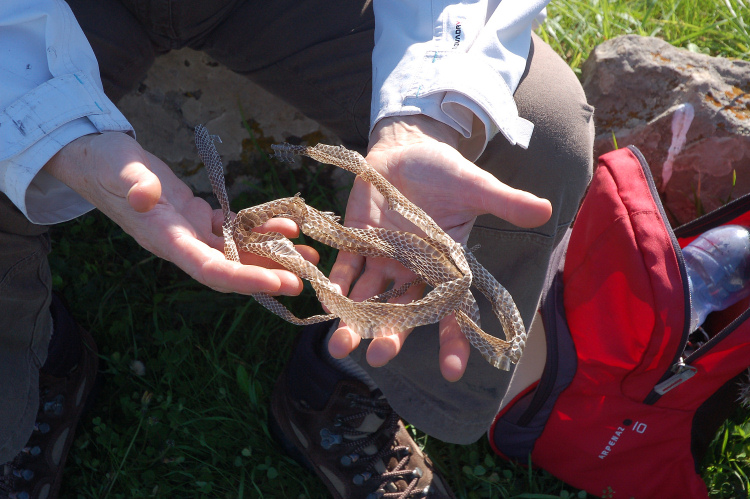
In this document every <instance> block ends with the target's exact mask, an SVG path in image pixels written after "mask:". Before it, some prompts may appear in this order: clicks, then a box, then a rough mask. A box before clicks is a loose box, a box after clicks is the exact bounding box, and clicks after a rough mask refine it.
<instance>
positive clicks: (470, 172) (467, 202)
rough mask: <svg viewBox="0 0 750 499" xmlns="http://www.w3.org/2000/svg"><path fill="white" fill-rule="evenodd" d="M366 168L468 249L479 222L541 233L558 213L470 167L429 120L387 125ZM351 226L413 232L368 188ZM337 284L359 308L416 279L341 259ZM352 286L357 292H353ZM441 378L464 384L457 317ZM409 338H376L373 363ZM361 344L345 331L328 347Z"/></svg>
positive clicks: (358, 199)
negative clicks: (492, 220)
mask: <svg viewBox="0 0 750 499" xmlns="http://www.w3.org/2000/svg"><path fill="white" fill-rule="evenodd" d="M370 143H371V147H370V151H369V153H368V155H367V158H366V159H367V161H368V163H370V165H372V166H373V168H375V169H376V170H378V171H379V172H380V173H381V174H382V175H383V176H384V177H385V178H386V179H388V181H389V182H391V184H393V185H394V186H395V187H396V188H397V189H398V190H399V191H400V192H401V193H402V194H403V195H404V196H406V197H407V198H408V199H409V200H410V201H412V202H413V203H415V204H416V205H417V206H419V207H420V208H422V209H423V210H424V211H425V212H426V213H427V214H428V215H430V216H431V217H432V218H433V220H435V222H436V223H437V224H438V225H439V226H440V227H441V228H442V229H443V230H445V231H446V232H447V233H448V234H449V235H450V236H451V237H452V238H453V239H454V240H456V241H458V242H459V243H462V244H466V242H467V241H468V238H469V233H470V232H471V228H472V227H473V225H474V221H475V220H476V217H477V216H479V215H481V214H485V213H490V214H492V215H495V216H497V217H500V218H502V219H504V220H507V221H508V222H511V223H513V224H515V225H518V226H520V227H537V226H539V225H542V224H544V223H545V222H546V221H547V220H548V219H549V218H550V216H551V214H552V205H551V204H550V202H549V201H548V200H546V199H541V198H538V197H536V196H534V195H533V194H531V193H528V192H524V191H520V190H517V189H513V188H511V187H509V186H507V185H505V184H503V183H502V182H500V181H499V180H497V179H496V178H495V177H494V176H493V175H491V174H490V173H488V172H486V171H484V170H482V169H481V168H479V167H477V166H476V165H474V164H473V163H472V162H470V161H468V160H466V159H465V158H464V157H463V156H462V155H461V154H460V152H459V151H458V150H457V146H458V144H459V136H458V133H457V132H455V131H454V130H453V129H452V128H450V127H448V126H447V125H443V124H442V123H439V122H437V121H435V120H432V119H431V118H428V117H426V116H421V115H418V116H407V117H399V118H388V119H384V120H381V121H380V122H378V124H377V125H376V127H375V129H374V130H373V134H372V136H371V142H370ZM346 225H348V226H352V227H361V228H368V227H385V228H389V229H394V230H405V231H409V232H413V231H414V227H413V226H412V225H411V224H410V223H409V222H407V221H405V220H404V219H403V218H402V217H401V216H400V215H398V214H397V213H394V212H392V211H389V210H388V209H387V204H386V203H384V200H383V197H382V196H381V195H380V193H378V192H377V191H376V190H375V189H374V188H373V187H372V186H371V185H370V184H368V183H366V182H364V181H361V180H360V179H359V178H358V179H356V180H355V182H354V186H353V187H352V190H351V192H350V194H349V202H348V204H347V208H346ZM330 278H331V281H332V282H334V283H335V284H337V285H338V286H340V287H341V289H342V292H343V293H344V294H346V293H347V292H348V295H349V297H350V298H352V299H353V300H355V301H361V300H364V299H366V298H369V297H371V296H373V295H376V294H379V293H382V292H383V291H385V290H386V289H387V288H388V287H389V285H391V284H392V285H393V287H399V286H400V285H402V284H404V283H406V282H410V281H412V280H413V279H414V274H412V273H411V272H410V271H408V270H407V269H405V268H404V267H403V266H402V265H401V264H400V263H398V262H396V261H393V260H389V259H382V258H365V257H362V256H359V255H355V254H352V253H344V252H340V253H339V255H338V258H337V260H336V263H335V264H334V267H333V269H332V270H331V276H330ZM353 283H354V284H353ZM423 292H424V286H412V288H410V289H409V290H408V291H407V293H405V294H404V295H402V296H400V297H398V298H397V299H396V300H395V301H396V302H399V303H407V302H410V301H412V300H414V299H418V298H420V297H421V296H422V293H423ZM439 330H440V354H439V362H440V370H441V373H442V374H443V377H445V379H447V380H448V381H456V380H458V379H460V378H461V376H462V375H463V373H464V371H465V370H466V364H467V361H468V357H469V347H470V345H469V343H468V341H467V340H466V338H465V337H464V335H463V333H461V330H460V328H459V327H458V324H457V322H456V320H455V318H454V316H453V315H452V314H451V315H449V316H447V317H445V318H444V319H443V320H441V321H440V327H439ZM409 333H410V331H401V332H399V333H397V334H394V335H390V336H384V337H380V338H375V339H373V340H372V342H371V343H370V346H369V347H368V350H367V361H368V363H369V364H370V365H372V366H375V367H378V366H383V365H385V364H387V363H388V362H389V361H390V360H392V359H393V358H394V357H395V356H396V355H397V354H398V353H399V351H400V350H401V346H402V345H403V342H404V340H405V339H406V337H407V336H408V335H409ZM359 341H360V337H359V335H357V334H356V333H354V332H353V331H352V330H351V329H349V328H348V327H346V325H345V324H342V325H341V326H340V327H339V329H338V330H336V331H335V332H334V333H333V336H332V337H331V340H330V342H329V344H328V348H329V351H330V353H331V355H332V356H334V357H336V358H343V357H345V356H346V355H348V354H349V353H351V352H352V351H353V350H354V349H355V348H356V347H357V346H358V345H359Z"/></svg>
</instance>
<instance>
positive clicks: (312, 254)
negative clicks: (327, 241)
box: [240, 244, 320, 269]
mask: <svg viewBox="0 0 750 499" xmlns="http://www.w3.org/2000/svg"><path fill="white" fill-rule="evenodd" d="M294 249H296V250H297V252H298V253H299V254H300V255H301V256H302V258H304V259H305V260H307V261H308V262H310V263H312V264H313V265H317V264H318V262H319V261H320V254H319V253H318V252H317V251H316V250H315V248H313V247H311V246H306V245H304V244H297V245H295V246H294ZM240 262H242V263H243V264H244V265H259V266H261V267H267V268H273V269H283V268H285V267H284V266H283V265H281V264H279V263H276V262H275V261H273V260H271V259H270V258H265V257H261V256H258V255H256V254H254V253H248V252H245V251H240Z"/></svg>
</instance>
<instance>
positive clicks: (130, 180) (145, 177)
mask: <svg viewBox="0 0 750 499" xmlns="http://www.w3.org/2000/svg"><path fill="white" fill-rule="evenodd" d="M120 181H121V182H122V185H123V186H124V187H125V189H127V194H126V196H125V197H126V198H127V200H128V203H129V204H130V206H131V207H132V208H133V209H134V210H135V211H137V212H138V213H145V212H147V211H151V210H152V209H153V208H154V206H156V203H158V202H159V198H161V182H160V181H159V178H158V177H157V176H156V175H154V173H153V172H152V171H151V170H149V169H148V168H147V167H146V166H145V164H144V163H143V162H141V161H133V162H131V163H128V164H127V165H125V167H124V168H123V169H122V170H121V172H120Z"/></svg>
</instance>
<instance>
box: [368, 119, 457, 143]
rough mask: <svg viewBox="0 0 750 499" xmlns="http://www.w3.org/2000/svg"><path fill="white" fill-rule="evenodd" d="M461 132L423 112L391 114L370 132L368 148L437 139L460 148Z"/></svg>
mask: <svg viewBox="0 0 750 499" xmlns="http://www.w3.org/2000/svg"><path fill="white" fill-rule="evenodd" d="M460 139H461V134H460V133H458V132H457V131H456V130H455V129H453V128H452V127H450V126H448V125H446V124H445V123H442V122H440V121H437V120H435V119H433V118H430V117H429V116H425V115H423V114H413V115H407V116H390V117H387V118H383V119H381V120H380V121H378V122H377V123H376V124H375V126H374V127H373V129H372V133H371V134H370V144H369V146H368V150H373V149H380V148H392V147H398V146H405V145H410V144H416V143H421V142H429V141H437V142H442V143H445V144H447V145H449V146H451V147H453V148H454V149H458V144H459V141H460Z"/></svg>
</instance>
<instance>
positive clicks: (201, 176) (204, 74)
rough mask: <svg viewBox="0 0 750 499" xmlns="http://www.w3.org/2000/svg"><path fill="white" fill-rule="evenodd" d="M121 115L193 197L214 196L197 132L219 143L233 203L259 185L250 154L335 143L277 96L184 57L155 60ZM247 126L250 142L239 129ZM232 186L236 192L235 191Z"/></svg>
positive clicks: (180, 53)
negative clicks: (302, 143) (283, 145)
mask: <svg viewBox="0 0 750 499" xmlns="http://www.w3.org/2000/svg"><path fill="white" fill-rule="evenodd" d="M118 107H119V108H120V109H121V110H122V112H123V114H125V116H126V117H127V118H128V120H130V122H131V123H132V124H133V126H134V127H135V130H136V134H137V137H138V142H140V144H141V145H142V146H143V147H144V148H145V149H147V150H148V151H150V152H152V153H154V154H155V155H156V156H158V157H159V158H161V159H162V160H164V161H165V162H166V163H167V164H168V165H170V166H171V167H172V168H173V169H174V170H175V171H176V172H177V174H178V176H180V177H182V178H183V180H184V181H185V182H186V183H187V184H188V185H190V186H191V187H192V188H193V190H195V191H196V192H202V193H207V192H210V191H211V186H210V184H209V183H208V178H207V176H206V175H205V173H204V172H203V171H202V170H201V169H200V168H198V167H199V166H200V164H201V162H200V159H199V158H198V154H197V151H196V149H195V145H194V139H193V129H194V128H195V125H197V124H199V123H202V124H204V125H206V127H207V128H208V130H209V131H210V132H211V133H212V134H216V135H219V136H220V137H221V140H222V143H221V144H217V148H218V150H219V152H220V153H221V155H222V157H223V160H224V164H225V165H228V168H227V169H228V172H229V175H228V177H227V180H228V183H229V186H230V195H232V197H234V196H233V195H234V194H237V191H238V190H242V189H243V188H247V185H252V184H254V183H257V182H258V181H257V177H258V176H259V175H258V172H257V171H256V170H258V169H260V168H263V167H264V166H265V165H263V161H262V159H261V157H260V154H259V153H258V151H257V148H256V147H255V144H256V143H257V144H258V145H259V146H260V148H261V149H263V150H264V151H267V152H270V145H271V144H273V143H277V142H284V141H286V140H288V139H289V138H290V137H291V138H298V139H300V138H301V139H303V140H308V141H309V142H312V143H313V144H314V143H317V142H318V141H322V142H328V143H331V142H334V143H335V142H336V138H335V136H334V135H333V134H332V133H330V132H327V131H326V130H324V129H322V128H321V127H320V125H318V124H317V123H316V122H314V121H312V120H310V119H308V118H306V117H305V116H303V115H302V114H301V113H300V112H299V111H297V110H296V109H294V108H293V107H291V106H289V105H287V104H286V103H284V101H282V100H280V99H278V98H277V97H275V96H274V95H272V94H270V93H268V92H266V91H265V90H263V89H262V88H260V87H258V86H257V85H255V84H253V83H252V82H250V81H249V80H248V79H247V78H245V77H242V76H239V75H237V74H235V73H233V72H231V71H229V70H228V69H226V68H224V67H223V66H220V65H219V64H217V63H216V62H214V61H212V60H211V59H210V58H209V57H208V56H206V55H205V54H203V53H202V52H196V51H193V50H191V49H182V50H176V51H173V52H170V53H169V54H167V55H164V56H162V57H159V58H157V59H156V62H155V64H154V66H153V67H152V68H151V69H150V70H149V72H148V75H147V76H146V79H145V80H144V81H143V82H142V83H141V85H140V88H138V89H137V90H136V91H135V92H133V93H131V94H129V95H126V96H125V97H124V98H123V99H122V100H121V101H120V102H119V103H118ZM243 116H244V118H245V119H246V121H247V123H249V125H250V127H251V130H252V131H253V135H254V137H251V136H250V134H249V133H248V131H247V130H246V129H245V127H244V126H243V120H242V118H243ZM232 186H234V189H233V188H232Z"/></svg>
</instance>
